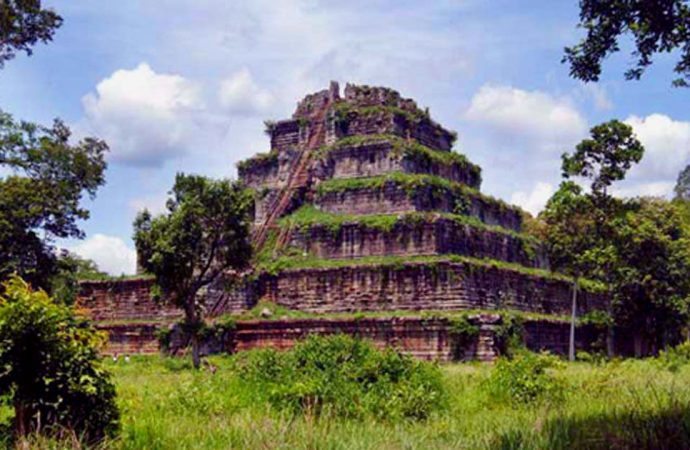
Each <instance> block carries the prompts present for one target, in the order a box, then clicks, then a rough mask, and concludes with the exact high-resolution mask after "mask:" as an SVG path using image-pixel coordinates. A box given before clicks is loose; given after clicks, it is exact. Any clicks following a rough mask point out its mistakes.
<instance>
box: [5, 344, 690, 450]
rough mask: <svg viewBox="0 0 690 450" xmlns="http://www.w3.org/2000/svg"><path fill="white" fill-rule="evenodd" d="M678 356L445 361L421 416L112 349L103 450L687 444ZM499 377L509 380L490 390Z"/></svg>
mask: <svg viewBox="0 0 690 450" xmlns="http://www.w3.org/2000/svg"><path fill="white" fill-rule="evenodd" d="M687 353H688V352H687V351H683V350H682V349H679V350H678V351H674V355H673V356H664V357H663V358H661V357H660V358H659V359H644V360H625V361H623V360H612V361H609V362H606V361H605V360H600V361H594V362H576V363H562V362H558V361H554V360H553V358H550V357H548V356H546V357H544V356H539V355H534V356H530V355H528V356H526V357H522V356H520V357H518V356H516V358H515V359H513V360H512V361H508V360H506V361H501V362H499V363H498V364H497V365H484V364H449V365H442V366H441V367H440V371H441V383H442V386H443V389H444V392H445V396H444V398H445V403H446V405H445V407H444V408H441V409H438V410H435V411H433V412H431V414H430V416H429V417H428V418H427V419H426V420H414V419H404V418H396V419H392V420H391V419H389V420H384V419H381V418H377V417H372V416H370V415H366V414H365V416H364V417H360V418H341V417H335V416H332V415H321V416H315V415H313V414H307V413H304V412H298V413H293V412H291V411H290V410H285V409H283V408H280V407H277V406H274V405H273V404H272V402H271V400H270V397H271V390H269V389H255V388H254V387H252V383H249V382H248V380H244V379H243V377H242V376H241V373H242V372H241V369H240V366H241V361H238V359H246V358H250V356H249V355H238V356H215V357H211V358H209V361H210V363H211V365H213V366H214V367H216V368H217V370H215V372H212V371H209V370H204V371H195V370H191V365H190V364H189V362H188V361H185V360H182V359H169V358H161V357H159V356H148V357H144V356H134V357H132V359H131V361H129V362H125V361H124V360H123V359H122V358H120V359H119V360H118V361H117V362H113V361H110V360H108V361H106V367H108V369H109V370H111V371H112V372H113V374H114V378H113V379H114V382H115V384H116V387H117V391H118V402H119V405H120V408H121V409H122V434H121V437H120V438H118V439H114V440H112V441H110V442H108V444H107V445H106V448H113V449H123V450H124V449H141V448H157V449H162V450H163V449H176V450H177V449H227V448H291V449H308V448H310V449H313V448H333V449H353V448H356V449H375V448H410V449H427V448H436V449H451V448H478V449H505V448H514V449H534V448H549V449H552V448H553V449H588V450H590V449H594V450H596V449H608V448H687V447H688V446H690V435H689V433H688V428H687V424H688V423H689V422H690V391H688V390H687V389H685V388H684V386H687V385H688V384H689V383H690V364H688V357H687V356H686V355H687ZM581 356H582V357H583V358H587V359H589V357H588V356H587V355H585V354H582V355H581ZM669 361H672V363H669ZM517 366H519V368H520V370H519V371H517V370H513V369H515V368H516V367H517ZM499 367H500V369H499ZM518 375H519V376H518ZM497 380H500V386H510V387H511V388H510V389H503V390H502V391H495V390H494V389H493V388H494V387H495V386H496V383H498V382H499V381H497ZM504 381H505V382H506V384H504V383H503V382H504ZM305 384H306V383H305ZM306 386H308V384H306V385H305V389H306ZM297 392H299V391H297ZM304 392H306V391H304ZM521 399H525V400H527V401H521ZM3 417H5V416H4V415H3ZM200 424H203V426H200ZM28 442H29V443H30V445H29V447H31V448H37V449H48V448H71V447H72V443H71V442H70V441H64V443H62V445H60V443H58V442H56V441H52V440H49V439H46V438H41V437H34V438H30V439H29V441H28Z"/></svg>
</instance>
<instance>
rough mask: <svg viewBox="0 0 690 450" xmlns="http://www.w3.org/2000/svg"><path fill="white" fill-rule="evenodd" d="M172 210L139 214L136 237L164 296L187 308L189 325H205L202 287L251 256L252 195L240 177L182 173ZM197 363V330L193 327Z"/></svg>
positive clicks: (142, 258) (169, 204) (141, 256)
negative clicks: (234, 180)
mask: <svg viewBox="0 0 690 450" xmlns="http://www.w3.org/2000/svg"><path fill="white" fill-rule="evenodd" d="M166 206H167V209H168V212H167V213H166V214H164V215H161V216H158V217H155V218H152V217H151V215H150V213H149V212H148V211H143V212H141V213H140V214H139V216H138V217H137V219H136V221H135V223H134V228H135V233H134V241H135V244H136V248H137V252H138V255H139V261H140V263H141V265H142V267H143V268H144V269H145V270H146V271H147V272H150V273H151V274H153V275H154V276H155V277H156V285H157V286H158V287H159V288H160V290H161V293H162V294H163V295H164V296H165V298H166V299H168V300H169V301H171V302H172V303H173V304H175V305H176V306H178V307H180V308H181V309H182V310H183V311H184V313H185V322H186V324H185V326H186V327H187V328H189V329H190V330H197V331H198V330H200V329H201V328H202V327H203V315H204V310H203V308H204V305H203V301H202V300H201V299H200V298H198V293H199V292H200V290H201V289H203V288H205V287H206V286H208V285H210V284H212V283H214V282H216V281H217V280H219V279H220V277H221V275H223V274H224V273H225V272H226V271H227V270H229V269H233V270H236V271H239V270H241V269H243V268H244V267H245V266H246V265H247V263H248V262H249V260H250V258H251V244H250V242H249V211H250V210H251V207H252V197H251V195H249V194H248V193H247V192H246V191H245V190H243V189H242V188H241V186H239V185H238V184H236V183H230V182H229V181H227V180H218V181H214V180H210V179H208V178H205V177H202V176H195V175H184V174H178V175H177V177H176V178H175V185H174V187H173V189H172V191H171V197H170V199H169V200H168V202H167V205H166ZM192 344H193V357H194V363H195V366H198V364H199V355H198V339H197V333H196V332H193V333H192Z"/></svg>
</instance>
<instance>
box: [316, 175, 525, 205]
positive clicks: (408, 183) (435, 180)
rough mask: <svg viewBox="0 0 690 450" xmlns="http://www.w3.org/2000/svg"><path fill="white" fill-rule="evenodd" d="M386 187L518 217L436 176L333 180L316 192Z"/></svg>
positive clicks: (495, 201)
mask: <svg viewBox="0 0 690 450" xmlns="http://www.w3.org/2000/svg"><path fill="white" fill-rule="evenodd" d="M387 183H393V184H395V185H397V186H399V187H401V188H402V189H404V190H405V191H406V192H407V193H408V195H415V194H416V193H418V192H419V189H420V188H430V189H431V190H432V191H431V194H432V196H433V198H435V199H438V200H440V199H443V198H446V197H448V196H455V197H464V198H472V199H477V200H479V201H481V202H483V203H486V204H495V205H497V206H498V208H499V210H501V211H506V210H511V211H514V212H516V213H519V212H520V211H521V210H520V209H519V208H518V207H516V206H512V205H508V204H507V203H506V202H504V201H503V200H500V199H496V198H494V197H491V196H488V195H485V194H482V193H481V192H479V191H478V190H477V189H474V188H471V187H469V186H466V185H464V184H461V183H456V182H453V181H450V180H448V179H446V178H441V177H438V176H435V175H427V174H410V173H403V172H391V173H389V174H386V175H381V176H376V177H366V178H333V179H330V180H326V181H324V182H322V183H320V184H319V185H318V186H317V189H316V195H317V197H323V196H324V195H327V194H330V193H338V192H345V191H351V190H359V189H371V190H381V189H383V188H384V187H385V186H386V184H387Z"/></svg>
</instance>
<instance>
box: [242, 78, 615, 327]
mask: <svg viewBox="0 0 690 450" xmlns="http://www.w3.org/2000/svg"><path fill="white" fill-rule="evenodd" d="M267 133H268V134H269V135H270V138H271V150H270V152H268V153H265V154H259V155H256V156H254V157H253V158H250V159H248V160H246V161H243V162H242V163H240V164H239V165H238V170H239V178H240V180H242V181H243V182H244V183H245V185H246V186H248V187H249V188H252V189H254V191H255V193H256V209H255V223H254V228H255V231H254V236H255V238H254V239H255V243H256V245H257V249H258V250H257V253H258V258H257V266H258V270H259V271H261V270H262V269H263V275H262V278H260V281H259V282H258V286H257V291H258V292H257V296H258V297H257V298H265V299H269V300H270V301H273V302H275V303H277V304H280V305H283V306H286V307H288V308H294V309H299V310H303V311H308V312H314V313H333V312H346V311H347V312H356V311H400V310H461V309H468V310H494V309H515V310H521V311H526V312H534V313H543V314H555V315H568V314H569V313H570V308H571V297H570V285H569V282H568V281H567V280H565V279H564V277H561V276H559V275H557V274H553V273H551V272H549V271H548V269H549V265H548V260H547V258H546V257H545V255H544V252H543V251H542V248H541V246H540V244H539V242H537V241H536V240H535V239H533V238H531V237H529V236H526V235H524V234H523V233H521V226H522V217H523V213H522V211H521V210H520V209H519V208H517V207H513V206H510V205H508V204H506V203H504V202H503V201H501V200H497V199H494V198H492V197H489V196H486V195H484V194H482V193H481V192H480V185H481V170H480V168H479V167H478V166H477V165H475V164H472V163H471V162H470V161H468V160H467V158H466V157H465V156H463V155H461V154H459V153H456V152H455V151H453V150H452V146H453V143H454V141H455V140H456V134H455V133H454V132H452V131H449V130H446V129H445V128H443V127H442V126H441V125H439V124H438V123H436V122H434V121H433V120H432V119H431V118H430V116H429V113H428V111H424V110H421V109H420V108H419V107H418V106H417V104H416V103H415V102H414V101H413V100H410V99H406V98H403V97H401V96H400V94H399V93H398V92H396V91H394V90H392V89H388V88H383V87H370V86H357V85H353V84H348V85H347V86H346V87H345V89H344V95H343V96H342V97H341V96H340V93H339V87H338V84H337V83H335V82H333V83H331V86H330V88H329V89H327V90H324V91H321V92H317V93H314V94H311V95H308V96H307V97H305V98H304V100H302V101H301V102H299V104H298V106H297V110H296V111H295V113H294V114H293V116H292V118H291V119H288V120H282V121H279V122H274V123H268V124H267ZM250 301H251V300H250ZM597 306H601V299H600V298H598V297H597V296H595V295H590V294H588V293H587V292H585V293H584V294H583V295H582V297H581V302H580V309H581V311H588V310H590V309H592V308H596V307H597Z"/></svg>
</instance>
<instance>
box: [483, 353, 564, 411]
mask: <svg viewBox="0 0 690 450" xmlns="http://www.w3.org/2000/svg"><path fill="white" fill-rule="evenodd" d="M562 367H563V364H562V362H561V361H559V360H558V359H557V358H556V357H555V356H552V355H549V354H546V353H540V354H537V353H531V352H527V351H523V352H520V353H518V354H517V355H515V357H514V358H513V359H507V358H500V359H499V360H498V362H497V363H496V367H494V369H493V371H492V372H491V375H490V376H489V378H488V379H487V381H486V382H485V387H486V389H487V390H488V392H489V394H490V396H491V397H492V398H493V399H495V400H498V401H501V402H506V403H512V404H514V405H520V404H529V403H535V402H539V401H542V400H552V401H555V400H560V399H561V398H562V396H563V393H564V385H563V383H562V382H561V380H559V379H558V378H557V377H556V376H555V375H554V374H553V373H552V372H551V369H560V368H562Z"/></svg>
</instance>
